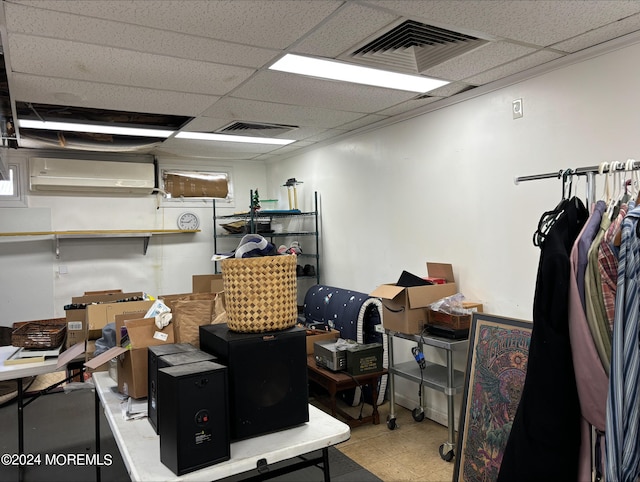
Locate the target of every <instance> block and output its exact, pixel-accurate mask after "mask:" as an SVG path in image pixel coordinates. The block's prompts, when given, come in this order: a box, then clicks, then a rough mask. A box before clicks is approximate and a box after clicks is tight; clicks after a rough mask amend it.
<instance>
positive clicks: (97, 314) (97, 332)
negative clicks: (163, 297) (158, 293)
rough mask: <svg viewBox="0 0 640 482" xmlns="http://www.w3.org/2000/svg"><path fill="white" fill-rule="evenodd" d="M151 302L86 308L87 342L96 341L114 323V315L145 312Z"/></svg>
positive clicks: (130, 302) (102, 304)
mask: <svg viewBox="0 0 640 482" xmlns="http://www.w3.org/2000/svg"><path fill="white" fill-rule="evenodd" d="M152 305H153V300H143V301H121V302H117V303H100V304H97V305H89V306H87V314H86V317H87V340H97V339H98V338H100V337H101V336H102V329H103V328H104V327H105V326H107V324H108V323H114V322H115V317H116V315H120V314H123V313H140V312H145V313H146V312H147V311H148V310H149V308H151V306H152Z"/></svg>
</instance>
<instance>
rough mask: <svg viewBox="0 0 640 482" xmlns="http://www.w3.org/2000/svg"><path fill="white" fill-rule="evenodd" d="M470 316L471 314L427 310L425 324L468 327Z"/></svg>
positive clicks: (458, 327) (456, 327)
mask: <svg viewBox="0 0 640 482" xmlns="http://www.w3.org/2000/svg"><path fill="white" fill-rule="evenodd" d="M472 316H473V315H452V314H450V313H445V312H443V311H433V310H428V312H427V324H429V325H444V326H450V327H451V328H455V329H456V330H460V329H468V328H469V327H470V326H471V317H472Z"/></svg>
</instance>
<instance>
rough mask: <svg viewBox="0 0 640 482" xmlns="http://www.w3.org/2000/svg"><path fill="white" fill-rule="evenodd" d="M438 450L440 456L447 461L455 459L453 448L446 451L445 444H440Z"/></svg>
mask: <svg viewBox="0 0 640 482" xmlns="http://www.w3.org/2000/svg"><path fill="white" fill-rule="evenodd" d="M438 452H440V457H442V460H444V461H445V462H451V461H452V460H453V455H454V454H453V450H449V451H448V452H447V453H445V452H444V444H442V445H440V448H439V449H438Z"/></svg>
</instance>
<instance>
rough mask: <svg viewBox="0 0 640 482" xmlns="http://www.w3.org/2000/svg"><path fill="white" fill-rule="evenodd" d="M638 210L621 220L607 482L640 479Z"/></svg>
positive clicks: (608, 430) (639, 262)
mask: <svg viewBox="0 0 640 482" xmlns="http://www.w3.org/2000/svg"><path fill="white" fill-rule="evenodd" d="M638 218H640V206H638V207H635V203H633V202H632V203H629V212H628V214H627V217H626V218H625V219H624V221H623V222H622V239H621V243H620V253H619V257H618V285H617V289H616V304H615V315H614V323H613V349H612V356H611V373H610V376H609V397H608V399H607V427H606V463H607V465H606V480H607V482H636V481H637V480H638V477H639V476H640V437H639V429H640V419H639V417H640V389H639V385H640V384H639V383H638V381H639V378H638V376H639V375H640V346H639V341H640V340H639V335H640V329H639V324H640V299H639V298H640V284H639V283H640V237H639V236H638V233H637V232H636V229H637V226H638Z"/></svg>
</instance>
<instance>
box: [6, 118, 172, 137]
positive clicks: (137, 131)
mask: <svg viewBox="0 0 640 482" xmlns="http://www.w3.org/2000/svg"><path fill="white" fill-rule="evenodd" d="M18 125H19V126H20V127H24V128H26V129H44V130H49V131H68V132H92V133H96V134H114V135H121V136H141V137H169V136H170V135H171V134H173V132H174V131H168V130H161V129H141V128H137V127H119V126H112V125H98V124H75V123H70V122H48V121H37V120H29V119H18Z"/></svg>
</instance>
